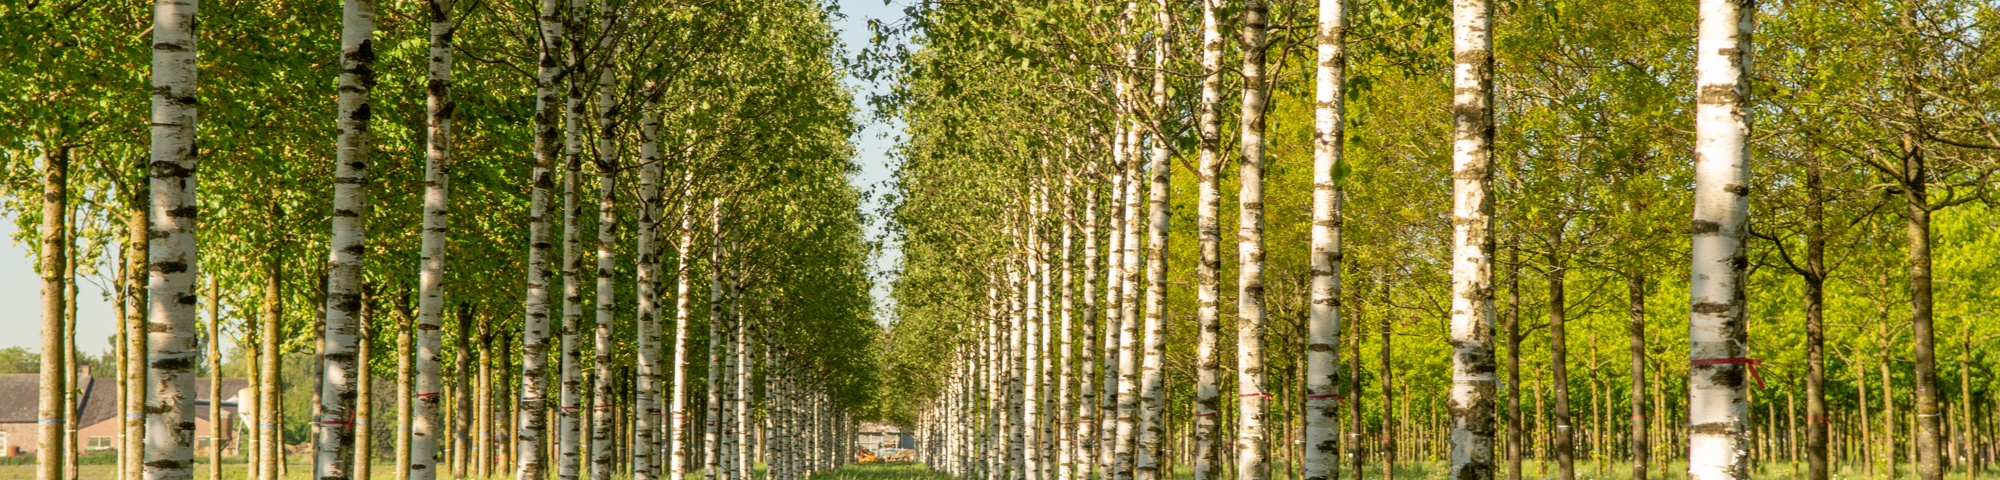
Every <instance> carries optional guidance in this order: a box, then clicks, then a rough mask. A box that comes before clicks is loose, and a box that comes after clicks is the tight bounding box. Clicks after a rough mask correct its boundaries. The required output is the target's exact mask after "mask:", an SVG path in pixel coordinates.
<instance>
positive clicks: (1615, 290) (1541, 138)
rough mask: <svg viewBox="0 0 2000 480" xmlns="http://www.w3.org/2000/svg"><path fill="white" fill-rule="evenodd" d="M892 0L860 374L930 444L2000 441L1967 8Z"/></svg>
mask: <svg viewBox="0 0 2000 480" xmlns="http://www.w3.org/2000/svg"><path fill="white" fill-rule="evenodd" d="M910 14H911V17H910V19H909V20H907V21H904V22H901V23H894V24H887V25H882V26H881V27H880V29H879V30H880V31H878V36H880V37H881V38H884V39H885V40H884V41H882V42H880V43H879V44H878V46H877V48H876V49H874V50H872V51H871V52H870V54H871V55H872V58H875V59H879V60H880V61H879V62H877V63H876V64H875V66H877V67H878V68H877V69H876V70H873V71H871V72H870V73H872V74H874V75H876V76H877V77H878V78H886V79H891V80H894V81H895V82H896V85H897V88H896V90H894V91H893V92H892V93H890V94H888V95H884V96H882V97H881V98H878V99H877V101H878V102H879V103H880V104H883V105H888V106H891V107H892V108H893V110H892V112H893V113H894V114H896V115H898V116H900V118H901V119H903V120H904V121H905V122H907V123H908V129H907V130H908V135H907V137H906V139H905V141H904V143H902V144H901V145H899V147H898V149H897V151H896V158H897V160H898V162H899V165H898V168H899V170H898V177H897V187H898V188H899V198H897V199H896V200H897V203H896V204H895V205H894V207H893V211H892V215H893V217H894V218H895V220H896V223H895V225H896V226H897V227H900V233H901V240H902V242H903V244H902V251H903V255H904V262H903V266H902V270H901V271H900V276H899V278H898V279H897V280H896V284H895V285H896V289H895V293H894V295H895V299H896V301H897V311H896V317H897V323H896V324H895V325H894V327H893V329H892V330H891V332H890V333H889V338H890V339H891V344H890V350H889V351H888V355H889V357H888V358H887V359H886V361H887V362H889V364H890V365H891V368H892V369H895V371H899V372H907V375H905V376H900V377H898V378H896V379H895V380H894V381H893V382H891V384H893V385H898V387H897V388H895V389H893V391H895V392H898V394H896V395H893V396H889V397H888V398H886V399H885V400H886V401H887V402H889V405H890V407H889V410H888V411H887V412H886V413H887V414H888V415H890V416H892V417H894V418H897V419H899V420H900V421H904V422H910V423H914V424H916V425H918V426H919V427H920V431H921V432H922V436H923V438H924V439H925V441H926V444H925V445H926V447H925V448H926V451H925V452H926V455H925V457H924V459H925V461H926V462H928V463H930V464H931V465H933V466H936V467H937V468H940V469H943V470H945V471H947V472H951V473H953V474H957V475H961V476H968V477H973V478H988V479H1000V478H1077V477H1091V478H1121V479H1123V478H1139V479H1152V478H1160V477H1161V476H1163V475H1167V472H1170V471H1172V468H1173V465H1174V464H1175V463H1184V464H1187V465H1188V466H1189V468H1190V470H1191V471H1192V474H1193V477H1194V478H1195V479H1197V480H1201V479H1209V478H1224V477H1229V478H1248V479H1262V478H1268V477H1269V476H1271V475H1273V474H1274V472H1273V470H1274V469H1278V470H1279V471H1281V472H1285V474H1286V475H1287V476H1290V475H1292V474H1294V473H1296V474H1299V475H1301V476H1302V477H1303V478H1314V479H1323V478H1335V477H1337V476H1338V475H1341V474H1351V475H1353V476H1354V477H1355V478H1360V476H1361V475H1362V467H1363V465H1362V463H1363V462H1365V461H1379V462H1381V463H1382V464H1383V465H1382V467H1383V468H1382V469H1381V470H1382V472H1383V475H1384V478H1388V475H1389V472H1391V471H1392V470H1393V468H1392V467H1393V466H1394V464H1395V463H1396V462H1397V460H1398V459H1399V457H1400V458H1405V459H1407V458H1410V457H1411V456H1418V457H1420V458H1422V457H1429V458H1431V459H1435V460H1438V461H1441V462H1443V465H1441V468H1445V469H1448V470H1449V471H1448V472H1444V473H1445V475H1446V476H1447V478H1494V477H1496V476H1500V475H1506V476H1507V477H1508V478H1520V477H1521V476H1522V475H1523V470H1524V463H1525V461H1526V460H1530V459H1532V460H1535V461H1537V462H1538V463H1540V464H1541V466H1540V468H1541V469H1542V471H1544V472H1547V471H1548V470H1549V469H1550V468H1551V467H1553V469H1554V470H1555V471H1554V473H1555V475H1556V476H1557V478H1562V479H1569V478H1574V476H1575V475H1576V461H1577V460H1579V456H1585V457H1584V458H1585V459H1595V460H1598V462H1597V463H1596V468H1598V469H1599V470H1600V471H1601V470H1602V469H1604V468H1605V465H1604V463H1603V460H1606V459H1610V460H1616V461H1618V462H1622V463H1623V464H1624V465H1626V466H1628V467H1629V468H1630V474H1631V476H1632V478H1650V477H1659V476H1662V473H1661V471H1662V470H1672V469H1677V467H1674V466H1668V467H1665V468H1662V467H1661V464H1662V463H1665V464H1667V465H1673V463H1675V462H1684V463H1683V464H1682V465H1684V466H1685V472H1686V473H1687V475H1688V476H1689V477H1691V478H1747V477H1748V476H1749V475H1751V473H1752V472H1753V470H1754V469H1753V465H1761V466H1764V467H1769V466H1771V465H1776V464H1778V463H1777V462H1779V461H1783V462H1791V465H1792V466H1791V467H1790V468H1792V469H1794V470H1793V471H1795V472H1799V473H1802V474H1803V475H1804V476H1806V477H1807V478H1815V479H1824V478H1829V476H1830V475H1831V474H1834V473H1836V472H1839V471H1840V469H1843V468H1846V469H1855V470H1856V471H1853V472H1852V473H1855V474H1865V475H1868V476H1892V477H1893V476H1899V475H1901V473H1900V472H1901V471H1900V470H1898V469H1897V467H1896V464H1897V463H1899V462H1903V461H1907V462H1909V463H1911V464H1913V465H1914V467H1915V468H1914V473H1915V474H1916V475H1917V476H1919V477H1921V478H1926V479H1930V478H1942V477H1943V476H1944V475H1946V474H1947V473H1948V472H1949V471H1950V470H1951V469H1954V468H1955V469H1958V470H1959V471H1962V472H1965V473H1966V474H1968V475H1971V474H1976V473H1978V472H1980V471H1981V470H1982V469H1983V468H1984V465H1986V464H1988V463H1990V462H1991V461H1993V460H1995V455H1996V453H2000V451H1996V448H1995V445H1996V436H1995V434H1996V430H1995V429H1994V427H1995V426H1994V425H1993V424H1992V422H1991V421H1990V420H1989V419H1990V418H1991V417H1992V413H1993V412H1995V411H1996V410H1995V408H1996V405H1995V404H1994V402H1993V401H1992V400H1991V398H1992V396H1991V392H1992V389H1993V388H1994V386H1993V385H1991V384H1990V383H1989V382H1986V381H1985V380H1984V379H1985V378H1987V377H1988V376H1990V371H1991V369H1992V368H1993V365H1994V364H1993V363H1992V359H1991V358H1990V357H1988V356H1985V355H1984V354H1982V353H1981V352H1982V351H1983V348H1982V347H1984V346H1985V345H1986V344H1987V343H1989V342H1990V341H1991V339H1992V338H1994V336H1995V335H1996V333H2000V332H1994V331H1992V325H1993V324H1994V322H1993V318H1992V315H1993V312H1990V311H1988V309H1987V308H1986V307H1984V305H1990V304H1991V303H1992V302H1993V301H1994V300H1996V297H1995V293H1994V292H1993V290H1992V289H1991V288H1990V283H1988V282H1990V281H1991V280H1993V279H1994V278H1995V275H1996V274H2000V261H1996V259H1995V257H1994V256H1993V255H1992V254H1991V253H1990V252H1987V251H1986V249H1987V248H1990V247H1991V246H1993V245H1996V242H2000V223H1996V222H2000V220H1996V219H2000V214H1996V211H1997V210H1995V208H1994V205H1993V202H1992V198H1993V197H1992V195H1993V193H1994V188H1995V186H1996V182H1995V180H1994V178H1995V177H1994V174H1995V173H1996V172H2000V162H1996V156H1995V151H1996V150H2000V147H1996V145H2000V141H1996V140H2000V128H1996V125H2000V120H1996V119H1995V117H1994V116H1993V115H1994V112H1996V111H2000V90H1996V89H1995V87H1994V86H1993V85H1992V83H1991V82H1989V81H1986V80H1984V79H1989V78H1992V77H1993V76H1994V75H1995V74H2000V58H1996V57H1994V56H1993V55H1992V52H1995V51H1996V50H1995V48H1994V45H1993V42H1994V41H1995V40H1994V38H1993V36H1992V35H1991V33H1992V32H1994V31H1995V30H1996V28H2000V10H1996V9H1995V8H1994V6H1993V5H1991V4H1988V3H1983V2H1957V1H1949V0H1910V1H1898V2H1861V3H1855V2H1814V1H1795V2H1781V3H1776V4H1757V5H1751V4H1746V3H1742V2H1726V1H1702V2H1664V3H1661V2H1614V3H1613V4H1603V3H1602V2H1535V3H1532V4H1530V3H1493V2H1485V1H1479V0H1468V1H1456V2H1451V4H1450V5H1445V4H1443V3H1442V2H1421V1H1419V2H1406V1H1384V2H1365V3H1363V2H1345V1H1340V0H1322V1H1316V2H1305V1H1289V2H1285V1H1281V2H1265V1H1262V0H1246V1H1244V2H1222V1H1219V0H1207V1H1203V2H1137V1H1135V2H1123V3H1110V4H1100V3H1088V2H1086V3H1071V4H1053V5H1051V4H1040V3H1033V2H1009V1H975V2H949V3H939V4H924V5H921V6H919V7H918V8H913V9H912V10H911V11H910ZM1446 19H1449V20H1448V21H1447V20H1446ZM1753 30H1754V31H1756V32H1759V33H1757V34H1756V35H1755V38H1756V41H1755V42H1754V43H1753V42H1752V40H1751V38H1752V31H1753ZM1229 59H1233V60H1240V62H1239V61H1229V62H1225V60H1229ZM1226 96H1234V97H1236V98H1237V103H1236V105H1235V106H1236V107H1237V109H1236V114H1235V115H1228V114H1227V113H1226V112H1227V111H1228V109H1227V107H1228V105H1227V103H1226V102H1225V101H1224V98H1226ZM1753 125H1754V129H1753V128H1752V127H1753ZM1308 159H1310V160H1309V161H1308ZM1231 164H1233V166H1234V167H1235V168H1234V169H1227V168H1225V167H1226V166H1229V165H1231ZM1177 170H1178V171H1180V172H1182V173H1186V174H1191V175H1175V173H1176V171H1177ZM1189 177H1192V178H1189ZM1267 186H1268V187H1269V188H1267ZM1229 187H1234V188H1233V189H1232V188H1229ZM1185 192H1193V194H1192V195H1189V194H1187V193H1185ZM1224 202H1234V204H1235V206H1236V207H1237V210H1238V215H1236V216H1235V218H1233V219H1232V218H1229V216H1226V215H1223V214H1222V210H1221V208H1222V206H1223V205H1224ZM1690 212H1692V215H1691V216H1690ZM1267 218H1268V219H1269V221H1267ZM1230 228H1233V229H1235V232H1236V247H1237V255H1236V258H1234V259H1233V260H1231V261H1225V257H1224V256H1223V255H1222V249H1221V246H1222V237H1221V232H1222V231H1225V229H1230ZM1267 239H1269V241H1267ZM1227 278H1234V279H1235V280H1236V282H1237V288H1236V289H1235V291H1234V292H1233V293H1232V292H1229V291H1227V290H1226V289H1224V288H1222V287H1221V283H1222V281H1223V280H1224V279H1227ZM1231 307H1233V308H1234V309H1235V311H1236V315H1235V316H1234V317H1233V318H1231V317H1229V316H1227V315H1224V314H1223V312H1224V311H1226V310H1225V309H1228V308H1231ZM1683 318H1685V319H1687V320H1686V323H1683V321H1682V320H1681V319H1683ZM1232 327H1233V328H1232ZM1678 332H1687V333H1686V334H1681V333H1678ZM1940 335H1945V337H1944V338H1939V336H1940ZM1231 341H1233V342H1235V346H1236V347H1235V352H1234V354H1233V355H1229V354H1224V353H1220V352H1218V349H1222V348H1228V347H1227V345H1228V344H1227V343H1226V342H1231ZM1576 341H1582V342H1584V343H1583V344H1576V343H1575V342H1576ZM1364 347H1366V348H1369V349H1371V350H1378V351H1375V352H1364V351H1363V348H1364ZM1342 357H1345V358H1344V362H1343V358H1342ZM1226 369H1227V370H1226ZM1230 370H1233V371H1234V372H1235V375H1233V376H1232V375H1226V374H1225V373H1224V372H1225V371H1230ZM1682 379H1685V380H1682ZM1941 380H1942V381H1941ZM1231 398H1233V399H1235V401H1228V399H1231ZM1628 412H1629V415H1628ZM1580 449H1581V450H1580ZM1225 457H1232V458H1233V461H1232V460H1229V459H1225ZM1343 459H1344V460H1345V462H1343ZM1799 462H1803V463H1804V464H1805V465H1804V468H1803V471H1799V470H1798V469H1799V468H1800V465H1799ZM1342 463H1346V465H1342Z"/></svg>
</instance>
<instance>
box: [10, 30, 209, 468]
mask: <svg viewBox="0 0 2000 480" xmlns="http://www.w3.org/2000/svg"><path fill="white" fill-rule="evenodd" d="M198 6H199V3H198V2H196V1H192V0H189V1H169V0H163V1H159V2H157V3H156V4H155V8H154V15H153V41H152V45H153V81H152V87H153V89H152V92H153V94H152V107H153V112H152V119H151V122H150V123H151V130H152V162H151V163H150V165H151V168H150V170H149V171H150V173H149V174H148V179H149V181H150V182H151V184H150V185H148V194H150V195H151V197H150V198H151V208H150V209H148V212H149V215H150V218H148V222H149V223H150V225H149V228H148V233H147V236H148V237H149V238H150V239H151V242H150V246H149V248H148V250H147V255H146V271H147V272H148V276H147V287H146V288H147V290H148V291H147V292H146V299H147V308H146V332H147V335H148V336H149V337H150V338H148V339H147V343H146V345H147V348H148V350H143V351H145V352H146V365H147V366H148V367H149V370H148V372H147V373H148V376H147V378H146V381H145V386H146V398H145V402H144V405H145V406H144V409H145V412H146V428H145V430H144V432H145V433H144V435H145V436H146V437H145V438H146V449H145V450H146V453H145V458H144V462H142V463H140V465H143V468H144V478H145V480H187V479H189V478H191V477H193V475H194V464H193V460H194V450H193V445H192V444H193V442H194V435H195V432H194V416H195V415H194V397H195V392H194V378H195V371H194V365H195V363H194V361H195V359H194V357H195V337H196V335H195V302H194V301H193V299H194V298H195V296H194V295H195V285H194V283H195V271H194V269H195V265H196V259H197V252H196V244H195V230H196V223H195V217H196V216H197V214H198V213H199V210H200V207H199V206H198V205H197V204H196V203H195V198H196V195H195V179H196V171H197V170H198V166H199V165H200V162H199V160H198V158H197V155H198V152H197V150H196V149H195V135H196V131H195V108H196V105H197V104H198V103H199V101H198V100H196V88H195V85H196V81H195V70H196V68H195V54H196V52H195V43H196V32H195V27H196V21H195V14H196V10H197V8H198ZM43 248H45V249H46V248H48V245H46V244H45V245H44V246H43ZM44 257H45V258H44V261H47V259H46V257H47V255H44ZM51 265H60V263H56V264H51ZM52 273H53V271H52V270H49V269H45V270H44V274H45V275H47V274H52ZM45 320H46V319H45ZM55 348H60V347H58V346H55V345H45V348H44V349H43V350H42V352H43V354H44V355H48V354H49V353H51V352H53V351H54V349H55ZM58 366H60V365H58ZM45 368H46V367H45ZM43 375H44V384H45V385H46V384H47V382H48V380H47V376H49V375H50V373H49V371H47V370H45V371H44V372H43ZM51 403H53V402H44V403H43V405H49V404H51ZM44 408H48V407H44ZM44 413H45V414H44V416H43V417H42V418H44V419H49V418H52V417H51V416H50V415H48V413H52V412H44ZM58 426H59V425H58ZM44 428H45V429H47V428H48V427H47V426H44ZM59 435H60V432H51V431H47V430H45V431H44V432H43V437H42V438H43V439H44V440H43V441H44V442H49V441H51V440H50V438H51V437H56V438H60V436H59ZM49 446H50V445H44V447H45V448H46V447H49ZM46 451H54V449H52V448H51V449H49V450H46ZM45 472H46V470H45ZM46 473H60V472H46ZM53 478H55V477H54V476H53V475H50V476H49V477H47V478H44V479H43V480H49V479H53Z"/></svg>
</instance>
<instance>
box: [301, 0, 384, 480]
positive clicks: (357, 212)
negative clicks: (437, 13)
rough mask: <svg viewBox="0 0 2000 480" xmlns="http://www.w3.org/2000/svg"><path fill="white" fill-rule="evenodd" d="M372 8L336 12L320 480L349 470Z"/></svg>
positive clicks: (352, 3)
mask: <svg viewBox="0 0 2000 480" xmlns="http://www.w3.org/2000/svg"><path fill="white" fill-rule="evenodd" d="M374 36H375V2H374V0H347V1H346V2H344V7H343V8H342V9H341V31H340V96H339V114H338V116H336V117H335V126H336V128H337V130H338V138H337V141H338V151H337V152H336V159H337V160H335V167H334V187H333V219H332V223H333V235H332V239H331V241H329V242H328V247H329V250H331V253H330V255H328V259H327V263H328V266H327V276H326V296H325V299H326V307H325V309H326V319H325V322H326V323H325V328H326V333H325V335H326V336H325V343H324V344H323V345H324V347H323V348H324V350H323V353H322V354H321V357H320V358H321V362H322V364H321V366H320V375H321V380H320V389H321V394H320V395H319V400H320V403H319V411H318V414H319V418H317V419H315V421H316V422H317V423H318V424H319V428H318V429H316V430H315V432H316V433H317V437H318V438H317V440H316V441H315V442H314V448H315V450H316V452H317V454H316V455H315V456H314V464H315V468H314V470H315V471H317V472H319V473H318V478H319V479H321V480H344V479H347V478H351V477H352V476H353V471H354V430H355V429H354V427H355V425H354V421H355V418H354V412H353V410H354V402H355V398H354V397H355V393H354V390H355V388H356V386H357V384H356V379H357V377H358V376H359V375H358V374H359V372H357V370H358V369H359V368H362V367H361V366H359V365H357V364H356V362H355V360H356V358H355V356H356V349H357V348H356V347H357V345H356V344H357V343H358V342H359V341H360V333H361V332H360V328H361V322H362V321H363V318H362V316H361V310H362V307H361V304H362V284H361V282H362V279H361V273H362V268H363V263H362V262H363V258H362V255H363V253H364V252H366V249H367V233H368V223H367V222H368V219H367V215H368V213H369V200H368V183H369V181H370V179H369V177H368V167H369V165H368V162H369V159H370V157H371V156H372V155H371V153H372V149H373V147H372V146H371V144H372V143H373V138H372V137H373V135H372V133H370V128H369V121H368V120H369V108H370V100H369V90H370V89H371V88H373V86H374V85H375V45H374Z"/></svg>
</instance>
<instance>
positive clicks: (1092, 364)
mask: <svg viewBox="0 0 2000 480" xmlns="http://www.w3.org/2000/svg"><path fill="white" fill-rule="evenodd" d="M1081 190H1083V192H1084V193H1083V265H1081V266H1079V267H1078V269H1079V270H1081V271H1082V272H1083V279H1082V282H1081V283H1082V291H1080V292H1078V294H1079V295H1081V296H1082V298H1083V310H1082V314H1083V315H1082V318H1080V319H1079V322H1078V324H1079V325H1080V326H1081V327H1082V328H1083V331H1082V332H1079V335H1078V338H1079V343H1080V344H1079V345H1078V346H1077V351H1078V353H1079V354H1080V355H1081V356H1080V357H1079V358H1078V359H1077V368H1078V369H1079V370H1081V371H1079V372H1077V391H1078V392H1079V393H1080V394H1081V397H1082V398H1080V399H1078V400H1077V403H1076V420H1075V422H1076V448H1077V450H1076V470H1077V475H1078V476H1079V477H1082V478H1084V479H1095V478H1098V477H1097V476H1096V475H1092V474H1091V472H1092V471H1093V470H1094V469H1093V468H1091V467H1093V466H1095V465H1096V464H1097V461H1096V460H1097V458H1098V454H1097V452H1098V449H1099V448H1101V444H1100V443H1099V442H1098V433H1097V426H1098V425H1099V419H1098V415H1100V412H1099V409H1098V390H1097V379H1098V378H1099V377H1098V376H1097V368H1098V363H1097V361H1098V355H1097V353H1098V350H1097V346H1098V345H1102V344H1103V343H1104V340H1103V339H1102V338H1100V337H1101V336H1102V335H1100V333H1103V334H1108V333H1109V331H1108V330H1100V329H1098V326H1097V312H1098V310H1097V188H1096V186H1095V185H1092V184H1091V183H1090V182H1084V184H1083V188H1082V189H1081ZM975 355H976V354H975ZM973 375H975V376H976V375H978V374H977V373H974V374H973ZM967 418H968V419H970V418H973V417H967ZM975 448H976V447H975Z"/></svg>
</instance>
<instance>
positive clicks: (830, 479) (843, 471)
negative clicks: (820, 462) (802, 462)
mask: <svg viewBox="0 0 2000 480" xmlns="http://www.w3.org/2000/svg"><path fill="white" fill-rule="evenodd" d="M810 480H952V477H951V476H950V475H945V474H943V473H939V472H937V471H935V470H931V469H930V467H926V466H924V465H923V464H920V463H910V462H873V463H856V464H852V465H848V466H845V467H840V468H838V469H834V470H830V471H825V472H820V473H818V474H815V475H813V476H812V478H811V479H810Z"/></svg>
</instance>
